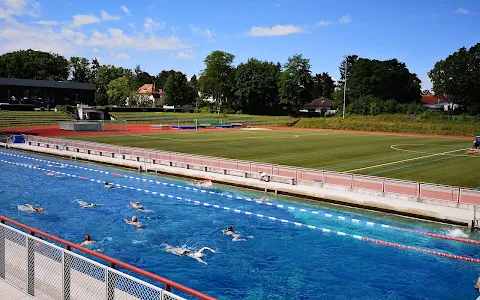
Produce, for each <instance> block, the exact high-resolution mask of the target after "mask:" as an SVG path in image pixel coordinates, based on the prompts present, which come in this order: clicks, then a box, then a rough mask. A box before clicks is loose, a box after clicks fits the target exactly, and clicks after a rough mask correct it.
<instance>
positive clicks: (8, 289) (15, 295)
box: [0, 279, 35, 300]
mask: <svg viewBox="0 0 480 300" xmlns="http://www.w3.org/2000/svg"><path fill="white" fill-rule="evenodd" d="M0 299H2V300H18V299H22V300H28V299H35V298H33V297H31V296H29V295H27V294H26V293H25V292H23V291H21V290H19V289H17V288H16V287H14V286H13V285H11V284H10V283H8V282H6V281H4V280H3V279H0Z"/></svg>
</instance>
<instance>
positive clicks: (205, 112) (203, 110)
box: [199, 106, 212, 114]
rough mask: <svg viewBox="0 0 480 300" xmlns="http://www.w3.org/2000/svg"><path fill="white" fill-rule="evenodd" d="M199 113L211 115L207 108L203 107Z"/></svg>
mask: <svg viewBox="0 0 480 300" xmlns="http://www.w3.org/2000/svg"><path fill="white" fill-rule="evenodd" d="M199 112H200V113H201V114H211V113H212V111H211V109H210V107H209V106H204V107H202V108H200V110H199Z"/></svg>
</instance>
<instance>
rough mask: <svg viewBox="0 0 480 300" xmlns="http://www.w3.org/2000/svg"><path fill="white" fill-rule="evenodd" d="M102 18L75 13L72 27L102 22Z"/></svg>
mask: <svg viewBox="0 0 480 300" xmlns="http://www.w3.org/2000/svg"><path fill="white" fill-rule="evenodd" d="M100 22H102V20H100V19H99V18H98V17H96V16H94V15H74V16H73V22H72V25H71V26H72V27H80V26H83V25H88V24H95V23H100Z"/></svg>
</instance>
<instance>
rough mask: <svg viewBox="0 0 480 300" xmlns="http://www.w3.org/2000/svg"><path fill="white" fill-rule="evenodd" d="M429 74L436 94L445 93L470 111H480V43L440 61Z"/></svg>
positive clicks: (473, 112)
mask: <svg viewBox="0 0 480 300" xmlns="http://www.w3.org/2000/svg"><path fill="white" fill-rule="evenodd" d="M428 76H429V77H430V80H431V81H432V83H433V90H434V92H435V94H436V95H443V94H445V95H447V96H448V98H449V100H450V101H453V102H454V103H457V104H460V105H463V107H464V109H465V110H466V111H468V112H469V113H472V114H479V113H480V97H479V95H480V43H477V44H476V45H474V46H472V47H471V48H470V49H468V50H467V49H466V48H465V47H462V48H460V49H459V50H458V51H456V52H454V53H453V54H451V55H449V56H448V57H447V58H445V59H442V60H440V61H438V62H437V63H436V64H435V66H434V67H433V69H432V70H431V71H430V72H429V73H428Z"/></svg>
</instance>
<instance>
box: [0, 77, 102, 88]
mask: <svg viewBox="0 0 480 300" xmlns="http://www.w3.org/2000/svg"><path fill="white" fill-rule="evenodd" d="M1 85H10V86H24V87H38V88H56V89H71V90H89V91H95V90H96V89H97V86H96V85H95V84H90V83H81V82H70V81H50V80H33V79H20V78H4V77H0V86H1Z"/></svg>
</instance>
